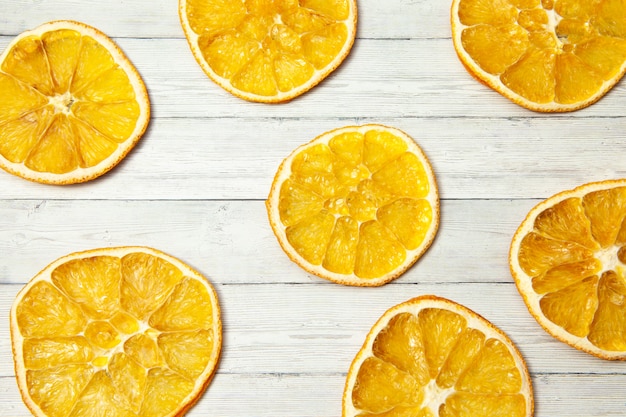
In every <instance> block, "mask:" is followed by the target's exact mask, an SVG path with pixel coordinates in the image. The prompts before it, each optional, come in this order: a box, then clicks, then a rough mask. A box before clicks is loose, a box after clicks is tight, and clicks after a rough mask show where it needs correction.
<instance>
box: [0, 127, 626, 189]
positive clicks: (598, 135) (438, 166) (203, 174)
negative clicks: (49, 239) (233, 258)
mask: <svg viewBox="0 0 626 417" xmlns="http://www.w3.org/2000/svg"><path fill="white" fill-rule="evenodd" d="M363 123H382V124H386V125H390V126H395V127H397V128H400V129H403V130H404V131H406V132H407V133H408V134H409V135H411V136H412V137H413V138H414V139H415V140H416V142H417V143H418V144H419V145H420V146H421V147H422V149H423V150H424V152H425V153H426V154H427V155H428V157H429V159H430V161H431V164H432V165H433V169H434V171H435V174H436V176H437V181H438V184H439V190H440V194H441V197H442V198H443V199H510V198H516V199H519V198H546V197H549V196H551V195H553V194H555V193H557V192H559V191H561V190H565V189H569V188H573V187H575V186H577V185H580V184H582V183H585V182H590V181H597V180H603V179H609V178H622V177H626V167H625V166H624V164H623V163H622V160H621V158H619V157H616V150H618V149H621V148H622V147H623V129H622V128H621V125H622V123H623V120H622V119H621V118H617V119H603V118H572V119H568V120H562V119H558V118H556V119H555V118H550V117H547V118H533V119H514V118H509V119H497V118H494V119H492V118H477V119H464V118H451V119H445V118H384V117H381V118H377V119H334V118H311V119H299V118H288V119H282V118H269V119H265V118H258V119H238V118H216V119H213V118H207V119H202V118H197V119H179V118H164V119H155V120H153V121H152V124H151V127H150V129H149V131H148V133H147V134H146V135H145V136H144V138H143V139H142V140H141V141H140V142H139V144H138V145H137V146H136V148H135V149H134V150H133V151H132V152H131V153H130V154H129V155H128V156H127V157H126V159H125V160H124V161H122V163H121V164H120V165H118V166H117V167H115V168H114V169H113V170H112V171H111V172H109V173H108V174H106V175H105V176H103V177H101V178H100V179H98V180H95V181H91V182H89V183H86V184H82V185H76V186H69V187H50V186H46V185H40V184H36V183H31V182H28V181H24V180H22V179H21V178H18V177H15V176H13V175H9V174H6V173H4V172H0V184H1V185H2V186H1V187H0V198H4V199H22V198H32V199H90V200H92V199H93V200H101V199H132V200H136V199H147V200H152V199H159V200H162V199H167V200H175V199H182V200H189V199H225V200H229V199H258V200H262V199H265V198H266V197H267V194H268V193H269V190H270V187H271V183H272V180H273V177H274V174H275V172H276V169H277V168H278V165H279V164H280V162H281V161H282V160H283V158H285V157H286V156H287V155H289V153H291V152H292V151H293V150H294V149H295V148H296V147H298V146H299V145H301V144H303V143H306V142H308V141H310V140H312V139H313V138H314V137H316V136H317V135H319V134H322V133H323V132H325V131H326V130H330V129H334V128H338V127H342V126H346V125H354V124H363ZM564 123H565V124H564ZM155 183H158V186H154V185H153V184H155Z"/></svg>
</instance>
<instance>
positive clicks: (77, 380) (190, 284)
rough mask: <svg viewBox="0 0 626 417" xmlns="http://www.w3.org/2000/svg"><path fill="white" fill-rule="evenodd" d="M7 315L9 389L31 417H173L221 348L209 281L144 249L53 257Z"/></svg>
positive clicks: (198, 389) (193, 395)
mask: <svg viewBox="0 0 626 417" xmlns="http://www.w3.org/2000/svg"><path fill="white" fill-rule="evenodd" d="M10 316H11V339H12V343H13V354H14V360H15V373H16V375H17V382H18V386H19V390H20V392H21V394H22V397H23V399H24V402H25V404H26V405H27V406H28V408H29V409H30V410H31V412H32V413H33V414H34V415H35V416H37V417H44V416H45V417H68V416H70V417H71V416H108V417H118V416H120V417H129V416H141V417H148V416H150V417H157V416H159V417H160V416H180V415H182V414H184V412H185V411H186V410H187V409H189V407H191V406H192V405H193V404H194V403H195V402H196V401H197V400H198V399H199V397H200V395H201V394H202V392H203V391H204V390H205V389H206V387H207V386H208V384H209V382H210V380H211V378H212V376H213V374H214V372H215V369H216V366H217V362H218V358H219V354H220V350H221V344H222V326H221V319H220V308H219V304H218V300H217V295H216V293H215V290H214V289H213V287H212V286H211V284H210V283H209V282H208V281H207V280H206V279H205V278H204V277H203V276H201V275H200V274H199V273H198V272H196V271H194V270H193V269H191V268H190V267H189V266H187V265H186V264H184V263H183V262H181V261H180V260H178V259H175V258H173V257H171V256H169V255H166V254H164V253H162V252H159V251H157V250H154V249H151V248H145V247H117V248H103V249H95V250H90V251H86V252H79V253H72V254H70V255H67V256H64V257H62V258H60V259H58V260H56V261H55V262H53V263H52V264H50V265H48V266H47V267H46V268H45V269H44V270H42V271H41V272H40V273H38V274H37V275H36V276H35V277H34V278H32V279H31V280H30V282H29V283H28V284H27V285H26V286H25V287H24V288H23V289H22V290H21V291H20V292H19V294H18V295H17V297H16V299H15V301H14V303H13V307H12V308H11V314H10Z"/></svg>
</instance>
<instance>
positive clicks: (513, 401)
mask: <svg viewBox="0 0 626 417" xmlns="http://www.w3.org/2000/svg"><path fill="white" fill-rule="evenodd" d="M533 409H534V400H533V391H532V385H531V381H530V376H529V374H528V370H527V368H526V363H525V362H524V359H523V358H522V356H521V355H520V353H519V351H518V350H517V349H516V348H515V346H514V345H513V343H512V342H511V340H510V339H509V338H508V337H507V336H506V335H505V334H504V333H503V332H502V331H501V330H499V329H497V328H496V327H495V326H494V325H493V324H491V323H490V322H488V321H487V320H485V319H484V318H482V317H481V316H479V315H478V314H476V313H474V312H473V311H471V310H469V309H467V308H466V307H463V306H461V305H459V304H457V303H455V302H453V301H450V300H447V299H445V298H439V297H435V296H421V297H418V298H414V299H412V300H409V301H406V302H404V303H401V304H398V305H396V306H394V307H392V308H391V309H389V310H387V311H386V312H385V313H384V314H383V316H382V317H381V318H380V319H379V320H378V321H377V322H376V324H374V326H373V327H372V329H371V330H370V331H369V333H368V334H367V338H366V340H365V343H364V344H363V346H362V347H361V349H360V350H359V352H358V354H357V355H356V357H355V358H354V360H353V362H352V365H351V366H350V370H349V372H348V376H347V379H346V385H345V390H344V394H343V413H342V416H343V417H357V416H358V417H374V416H378V417H391V416H398V417H400V416H406V417H409V416H415V417H437V416H439V417H498V416H499V417H530V416H532V415H533Z"/></svg>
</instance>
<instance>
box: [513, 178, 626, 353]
mask: <svg viewBox="0 0 626 417" xmlns="http://www.w3.org/2000/svg"><path fill="white" fill-rule="evenodd" d="M625 219H626V180H616V181H602V182H594V183H589V184H585V185H581V186H580V187H577V188H575V189H573V190H568V191H563V192H561V193H559V194H556V195H554V196H552V197H550V198H548V199H546V200H545V201H543V202H541V203H539V204H538V205H537V206H535V207H534V208H533V209H532V210H531V211H530V212H529V213H528V215H527V216H526V218H525V219H524V221H523V222H522V224H521V225H520V226H519V228H518V229H517V232H516V233H515V236H514V237H513V240H512V242H511V248H510V255H509V265H510V268H511V273H512V275H513V277H514V279H515V283H516V284H517V288H518V290H519V292H520V294H521V295H522V297H523V298H524V301H525V302H526V305H527V306H528V309H529V311H530V313H531V314H532V315H533V316H534V317H535V319H537V321H538V322H539V324H540V325H541V326H542V327H543V328H544V329H545V330H546V331H547V332H548V333H550V334H551V335H552V336H554V337H555V338H557V339H558V340H561V341H563V342H565V343H567V344H568V345H571V346H573V347H575V348H577V349H580V350H582V351H585V352H588V353H590V354H592V355H594V356H598V357H600V358H604V359H621V360H624V359H626V303H625V302H624V300H626V222H625V221H624V220H625Z"/></svg>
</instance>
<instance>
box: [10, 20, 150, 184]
mask: <svg viewBox="0 0 626 417" xmlns="http://www.w3.org/2000/svg"><path fill="white" fill-rule="evenodd" d="M149 120H150V102H149V99H148V94H147V91H146V87H145V85H144V83H143V81H142V79H141V77H140V75H139V73H138V72H137V70H136V69H135V67H134V66H133V65H132V64H131V62H130V61H129V60H128V58H127V57H126V56H125V55H124V53H123V52H122V51H121V50H120V48H119V47H118V46H116V45H115V43H114V42H113V41H112V40H111V39H110V38H109V37H108V36H106V35H105V34H104V33H102V32H100V31H99V30H97V29H95V28H93V27H91V26H88V25H85V24H83V23H79V22H73V21H55V22H50V23H46V24H44V25H41V26H39V27H38V28H36V29H33V30H30V31H27V32H24V33H22V34H20V35H19V36H17V37H16V38H15V39H14V40H13V41H12V42H11V43H10V44H9V46H8V47H7V48H6V50H5V51H4V53H3V54H2V55H0V167H1V168H3V169H5V170H6V171H8V172H10V173H13V174H15V175H18V176H20V177H22V178H26V179H28V180H31V181H36V182H41V183H48V184H72V183H78V182H84V181H88V180H91V179H94V178H96V177H99V176H101V175H102V174H104V173H105V172H107V171H109V170H110V169H112V168H113V167H114V166H115V165H117V164H118V163H119V162H120V161H121V160H122V159H123V158H124V157H125V156H126V154H128V152H129V151H130V150H131V149H132V148H133V147H134V146H135V144H136V143H137V141H138V140H139V139H140V138H141V136H142V135H143V133H144V132H145V130H146V127H147V126H148V122H149Z"/></svg>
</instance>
